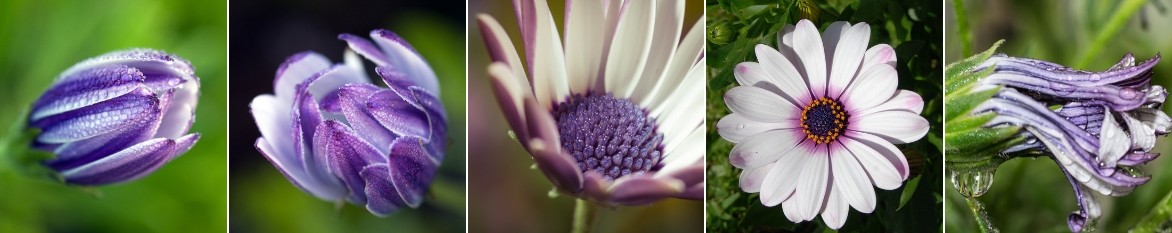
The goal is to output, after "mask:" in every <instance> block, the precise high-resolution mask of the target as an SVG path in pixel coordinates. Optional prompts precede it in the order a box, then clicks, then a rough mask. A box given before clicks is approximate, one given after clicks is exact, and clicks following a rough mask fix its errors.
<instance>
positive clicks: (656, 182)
mask: <svg viewBox="0 0 1172 233" xmlns="http://www.w3.org/2000/svg"><path fill="white" fill-rule="evenodd" d="M684 188H685V187H684V184H683V183H682V182H680V181H679V180H675V179H656V178H654V177H651V176H648V175H642V176H628V177H624V178H621V179H620V180H618V181H616V182H615V184H614V186H612V187H611V199H610V200H611V201H612V202H614V203H618V204H622V205H643V204H648V203H651V202H654V201H658V200H660V199H664V198H667V197H672V196H676V195H679V194H680V193H682V192H683V191H684Z"/></svg>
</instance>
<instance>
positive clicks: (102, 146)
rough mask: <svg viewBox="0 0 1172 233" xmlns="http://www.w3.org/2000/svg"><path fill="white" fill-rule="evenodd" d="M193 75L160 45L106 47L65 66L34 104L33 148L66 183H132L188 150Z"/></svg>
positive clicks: (192, 139) (195, 92) (195, 93)
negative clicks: (153, 47) (42, 153)
mask: <svg viewBox="0 0 1172 233" xmlns="http://www.w3.org/2000/svg"><path fill="white" fill-rule="evenodd" d="M198 100H199V77H196V76H195V69H194V68H192V66H191V63H190V62H188V61H187V60H184V59H183V58H180V57H178V56H175V55H171V54H167V53H165V52H162V51H158V50H150V49H131V50H123V51H115V52H110V53H107V54H104V55H101V56H98V57H95V58H90V59H88V60H85V61H83V62H80V63H78V64H77V65H74V66H73V67H70V68H69V69H68V70H65V72H62V73H61V75H60V76H58V78H57V80H56V81H55V82H54V83H53V85H52V86H50V87H49V89H48V90H46V91H45V93H44V94H43V95H41V97H40V98H38V99H37V101H36V102H34V103H33V106H32V111H31V112H30V114H29V116H28V126H29V127H32V128H38V129H40V130H42V132H41V134H39V135H37V137H36V140H34V141H33V145H32V146H33V148H35V149H38V150H43V151H49V152H52V153H53V154H55V155H56V157H55V158H53V159H50V160H48V161H45V162H44V164H45V165H46V166H48V167H49V168H51V169H53V170H55V171H57V172H58V173H59V174H60V175H61V177H62V178H63V180H64V181H65V182H66V183H70V184H76V185H85V186H92V185H103V184H111V183H119V182H125V181H130V180H134V179H137V178H140V177H142V176H145V175H147V174H150V173H151V172H154V171H155V170H156V169H159V167H162V166H163V164H166V163H167V162H170V161H171V160H172V159H175V158H176V157H179V156H180V155H182V154H183V153H186V152H187V150H189V149H191V147H192V146H194V145H195V143H196V141H198V140H199V133H190V134H189V133H187V131H188V130H189V129H191V124H192V123H195V105H196V102H198Z"/></svg>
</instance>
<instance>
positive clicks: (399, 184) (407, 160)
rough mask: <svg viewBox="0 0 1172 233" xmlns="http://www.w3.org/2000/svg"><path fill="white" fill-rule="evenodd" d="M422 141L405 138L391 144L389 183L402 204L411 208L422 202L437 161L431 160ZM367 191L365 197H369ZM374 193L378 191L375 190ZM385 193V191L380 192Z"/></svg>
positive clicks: (420, 139)
mask: <svg viewBox="0 0 1172 233" xmlns="http://www.w3.org/2000/svg"><path fill="white" fill-rule="evenodd" d="M423 143H424V140H423V139H422V138H418V137H412V136H406V137H401V138H399V139H396V140H395V142H394V143H392V144H391V154H390V163H388V166H390V168H391V171H390V175H391V176H390V178H391V179H390V181H391V183H392V184H394V187H395V191H397V192H398V194H399V196H400V197H402V198H403V202H404V203H407V206H410V207H411V208H415V207H419V204H420V203H422V202H423V195H424V194H426V193H427V188H428V186H429V185H431V181H432V179H433V178H435V171H436V166H438V164H439V162H438V161H433V160H431V157H430V156H429V155H428V154H427V151H426V150H425V149H424V148H423ZM369 191H370V190H368V192H367V195H371V193H370V192H369ZM375 191H376V192H378V191H380V190H375ZM382 191H385V190H382Z"/></svg>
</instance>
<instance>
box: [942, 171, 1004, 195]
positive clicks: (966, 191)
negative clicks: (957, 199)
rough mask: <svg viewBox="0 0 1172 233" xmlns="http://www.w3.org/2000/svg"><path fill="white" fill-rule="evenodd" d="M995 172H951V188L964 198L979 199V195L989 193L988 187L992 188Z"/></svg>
mask: <svg viewBox="0 0 1172 233" xmlns="http://www.w3.org/2000/svg"><path fill="white" fill-rule="evenodd" d="M996 171H997V170H996V169H989V170H979V171H965V172H952V175H951V180H952V187H953V188H956V190H957V191H959V192H960V194H961V195H964V196H965V197H968V198H976V197H980V196H981V195H984V194H985V192H986V191H989V187H991V186H993V173H995V172H996Z"/></svg>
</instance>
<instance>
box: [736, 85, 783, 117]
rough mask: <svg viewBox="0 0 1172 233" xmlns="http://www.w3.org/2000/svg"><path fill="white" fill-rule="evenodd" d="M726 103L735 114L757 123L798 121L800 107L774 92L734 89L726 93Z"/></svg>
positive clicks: (743, 88) (755, 89)
mask: <svg viewBox="0 0 1172 233" xmlns="http://www.w3.org/2000/svg"><path fill="white" fill-rule="evenodd" d="M724 103H725V104H726V105H728V108H729V110H732V112H733V113H739V114H743V115H744V117H745V118H748V119H750V120H753V121H757V122H775V123H781V122H786V121H789V120H794V119H798V117H799V115H801V113H800V112H798V111H799V110H798V107H797V106H794V105H793V104H792V103H790V102H789V101H786V100H784V99H782V98H781V96H778V95H775V94H773V92H769V91H766V90H765V89H761V88H757V87H753V86H738V87H733V88H732V89H730V90H728V92H725V93H724Z"/></svg>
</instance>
